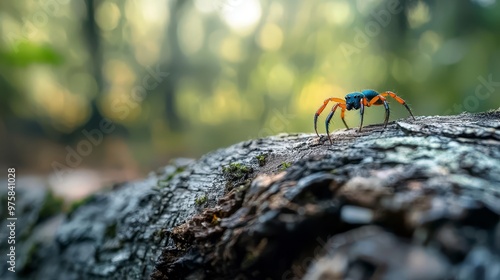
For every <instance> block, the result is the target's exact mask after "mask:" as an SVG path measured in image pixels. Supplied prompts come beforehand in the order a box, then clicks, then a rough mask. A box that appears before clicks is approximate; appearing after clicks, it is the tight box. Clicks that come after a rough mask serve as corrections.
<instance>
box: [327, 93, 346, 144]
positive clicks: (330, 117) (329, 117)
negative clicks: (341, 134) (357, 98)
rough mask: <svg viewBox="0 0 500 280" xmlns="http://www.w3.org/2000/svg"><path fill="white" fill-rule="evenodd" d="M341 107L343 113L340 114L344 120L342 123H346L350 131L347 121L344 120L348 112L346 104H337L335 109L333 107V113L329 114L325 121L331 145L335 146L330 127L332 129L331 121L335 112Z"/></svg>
mask: <svg viewBox="0 0 500 280" xmlns="http://www.w3.org/2000/svg"><path fill="white" fill-rule="evenodd" d="M338 107H340V108H341V113H340V118H341V119H342V122H344V125H345V127H346V128H347V129H349V126H347V123H346V122H345V119H344V116H345V110H346V105H345V104H344V103H337V104H335V105H334V106H333V107H332V111H331V112H330V114H328V116H327V117H326V120H325V125H326V135H328V140H330V144H333V142H332V138H330V130H329V127H330V120H331V119H332V117H333V114H335V111H336V110H337V108H338Z"/></svg>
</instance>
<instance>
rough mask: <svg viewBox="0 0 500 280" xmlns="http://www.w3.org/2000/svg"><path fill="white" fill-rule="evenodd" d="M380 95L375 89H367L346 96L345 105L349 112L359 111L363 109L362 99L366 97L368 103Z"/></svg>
mask: <svg viewBox="0 0 500 280" xmlns="http://www.w3.org/2000/svg"><path fill="white" fill-rule="evenodd" d="M377 95H379V93H378V92H376V91H374V90H373V89H365V90H363V91H361V92H358V91H355V92H351V93H349V94H347V95H346V96H345V105H346V109H347V110H349V111H350V110H352V109H354V110H359V108H360V107H361V99H363V97H365V98H366V99H367V100H368V101H370V100H372V99H373V98H374V97H375V96H377Z"/></svg>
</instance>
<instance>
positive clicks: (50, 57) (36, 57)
mask: <svg viewBox="0 0 500 280" xmlns="http://www.w3.org/2000/svg"><path fill="white" fill-rule="evenodd" d="M62 62H63V58H62V56H61V55H60V54H59V53H58V52H57V51H55V50H54V49H53V48H52V47H50V46H47V45H38V44H35V43H32V42H27V41H26V42H21V43H19V44H17V46H16V47H15V48H14V49H12V50H1V49H0V65H1V64H4V65H9V66H17V67H26V66H28V65H31V64H37V63H39V64H51V65H58V64H61V63H62Z"/></svg>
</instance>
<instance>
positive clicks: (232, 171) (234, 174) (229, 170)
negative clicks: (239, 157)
mask: <svg viewBox="0 0 500 280" xmlns="http://www.w3.org/2000/svg"><path fill="white" fill-rule="evenodd" d="M252 171H253V170H252V168H250V167H248V166H245V165H243V164H241V163H234V162H233V163H230V164H229V165H228V166H225V167H223V168H222V172H223V173H224V175H226V176H228V177H230V178H232V179H240V178H243V177H245V176H246V175H248V174H249V173H251V172H252Z"/></svg>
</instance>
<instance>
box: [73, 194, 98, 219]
mask: <svg viewBox="0 0 500 280" xmlns="http://www.w3.org/2000/svg"><path fill="white" fill-rule="evenodd" d="M94 198H95V196H94V195H89V196H87V197H84V198H82V199H79V200H75V201H74V202H73V203H72V204H71V205H70V206H69V209H68V211H67V212H68V215H71V214H73V212H75V211H76V209H78V208H79V207H80V206H82V205H84V204H87V203H88V202H89V201H91V200H92V199H94Z"/></svg>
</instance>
